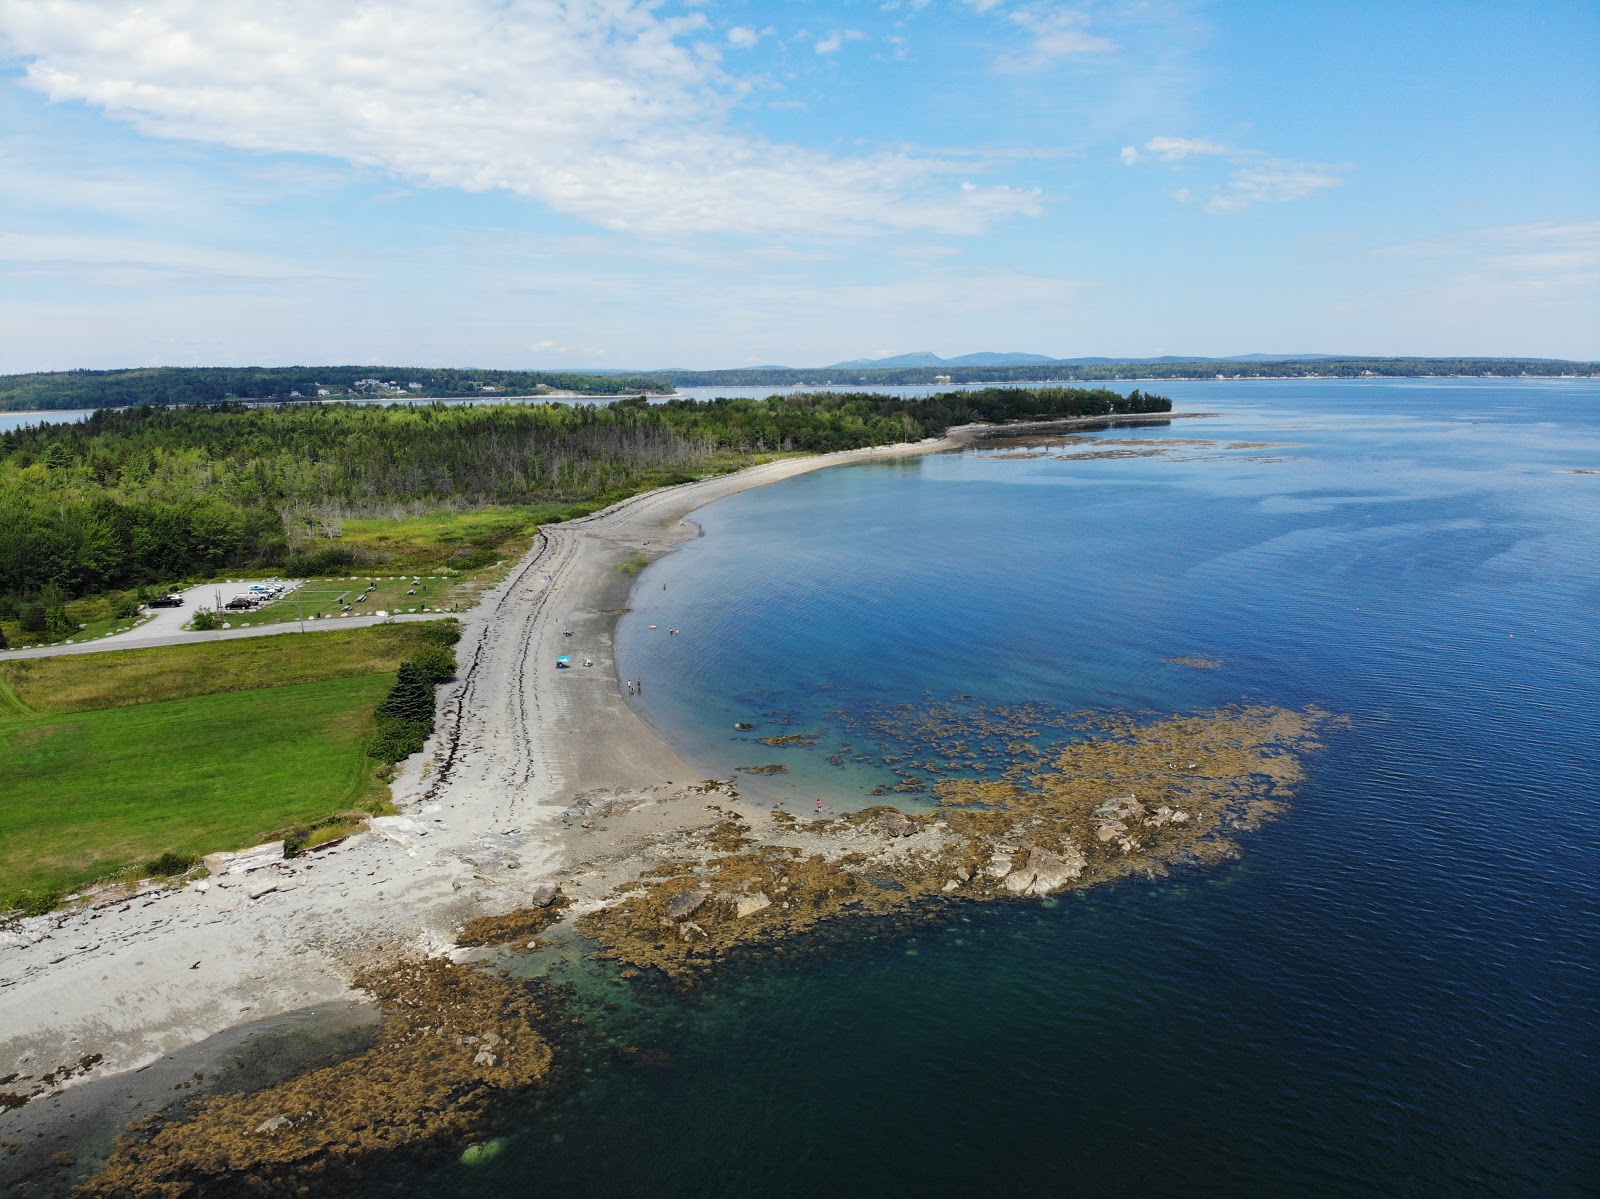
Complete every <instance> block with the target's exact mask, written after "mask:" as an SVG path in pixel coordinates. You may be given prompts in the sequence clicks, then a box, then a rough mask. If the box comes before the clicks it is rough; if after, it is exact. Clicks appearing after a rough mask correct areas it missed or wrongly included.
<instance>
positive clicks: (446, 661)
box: [411, 645, 456, 684]
mask: <svg viewBox="0 0 1600 1199" xmlns="http://www.w3.org/2000/svg"><path fill="white" fill-rule="evenodd" d="M411 665H413V666H415V667H416V668H417V671H418V673H420V674H421V675H422V677H423V678H424V679H426V680H427V681H428V682H429V683H433V684H439V683H448V682H449V681H450V680H451V679H453V678H455V677H456V651H455V650H453V649H451V648H450V647H449V646H448V645H419V646H417V648H416V649H415V650H414V651H412V654H411Z"/></svg>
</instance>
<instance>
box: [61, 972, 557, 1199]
mask: <svg viewBox="0 0 1600 1199" xmlns="http://www.w3.org/2000/svg"><path fill="white" fill-rule="evenodd" d="M358 982H359V984H360V985H361V986H362V987H364V988H365V989H366V990H368V991H369V992H371V994H372V995H373V997H374V998H375V999H376V1001H377V1003H378V1006H379V1008H380V1009H381V1011H382V1013H383V1021H382V1024H381V1025H380V1027H379V1030H378V1037H377V1042H376V1044H374V1045H373V1046H372V1047H371V1048H370V1049H368V1050H366V1051H365V1052H363V1053H360V1054H357V1055H355V1056H354V1057H351V1058H347V1059H345V1060H344V1061H341V1062H338V1063H336V1064H334V1065H330V1066H325V1067H323V1068H321V1069H317V1070H312V1071H310V1072H309V1073H306V1074H302V1075H299V1076H297V1077H295V1078H292V1079H290V1080H288V1081H287V1082H283V1083H279V1084H278V1085H276V1086H271V1087H267V1088H266V1089H265V1090H261V1091H257V1092H255V1093H253V1094H248V1095H224V1096H218V1097H215V1098H211V1099H208V1100H204V1101H202V1102H201V1103H200V1104H199V1106H198V1107H197V1108H196V1109H195V1110H193V1111H192V1112H190V1113H188V1114H187V1115H186V1116H185V1117H183V1118H179V1119H176V1120H173V1121H170V1122H159V1123H154V1124H151V1125H147V1126H146V1127H144V1128H138V1127H137V1126H136V1128H135V1130H134V1131H133V1132H132V1133H131V1134H130V1135H126V1136H124V1137H122V1138H121V1139H119V1141H118V1142H117V1147H116V1150H115V1151H114V1152H113V1153H112V1155H111V1160H110V1161H109V1162H107V1163H106V1168H105V1170H104V1171H103V1172H102V1173H101V1174H100V1175H99V1176H98V1177H96V1178H95V1179H93V1180H92V1181H91V1182H89V1183H88V1184H86V1185H85V1186H84V1187H83V1188H82V1190H81V1191H80V1193H81V1194H83V1195H86V1196H93V1197H97V1199H113V1197H120V1196H130V1195H131V1196H138V1197H139V1199H178V1197H180V1196H192V1195H198V1194H208V1193H216V1194H234V1193H241V1192H249V1193H258V1194H297V1193H300V1194H304V1193H310V1191H308V1190H307V1189H306V1188H307V1187H308V1186H311V1188H312V1190H315V1189H316V1186H315V1185H313V1180H315V1179H316V1178H317V1177H319V1176H324V1175H326V1174H328V1173H329V1172H336V1171H337V1170H338V1169H340V1168H341V1167H342V1166H349V1165H351V1164H352V1163H354V1162H355V1161H357V1160H358V1159H359V1158H361V1157H363V1156H364V1155H367V1154H371V1153H377V1152H392V1151H396V1150H402V1151H403V1150H406V1149H419V1148H422V1147H423V1146H425V1145H427V1144H429V1143H432V1142H436V1141H438V1140H441V1139H444V1138H448V1137H452V1136H461V1135H463V1134H465V1133H466V1132H468V1131H470V1130H471V1129H472V1128H473V1126H474V1125H475V1124H476V1122H477V1121H478V1120H479V1119H480V1118H481V1116H482V1115H483V1113H484V1112H485V1111H486V1110H487V1109H488V1107H489V1106H490V1104H491V1103H493V1102H494V1100H495V1099H496V1098H497V1097H500V1096H509V1095H512V1094H516V1093H518V1092H519V1091H522V1090H524V1089H525V1088H528V1087H532V1086H536V1085H538V1084H539V1083H541V1082H543V1081H544V1080H545V1078H546V1077H547V1075H548V1073H549V1071H550V1066H551V1062H552V1058H553V1052H552V1050H551V1047H550V1043H549V1041H548V1040H547V1039H546V1037H545V1035H544V1033H543V1032H542V1031H541V1029H542V1028H543V1027H545V1026H547V1025H548V1023H549V1022H550V1021H549V1018H548V1017H547V1015H546V1013H545V1011H544V1010H543V1009H542V1008H541V1006H540V1005H539V1003H538V1002H537V1000H536V998H535V994H534V992H533V991H532V990H530V989H529V988H527V987H526V986H524V985H522V984H519V983H515V982H511V981H509V980H506V979H503V978H498V977H495V976H493V975H489V974H485V973H483V972H481V971H477V970H473V969H470V968H468V967H465V966H458V965H454V964H452V963H450V962H445V961H438V960H429V961H422V962H404V963H400V964H398V965H395V966H390V967H386V968H384V969H382V970H377V971H373V972H371V973H369V974H367V975H364V976H363V977H362V978H360V979H359V980H358Z"/></svg>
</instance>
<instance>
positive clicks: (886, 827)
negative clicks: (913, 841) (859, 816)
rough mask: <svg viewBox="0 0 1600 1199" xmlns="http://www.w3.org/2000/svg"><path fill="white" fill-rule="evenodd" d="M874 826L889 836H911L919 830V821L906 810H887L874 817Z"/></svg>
mask: <svg viewBox="0 0 1600 1199" xmlns="http://www.w3.org/2000/svg"><path fill="white" fill-rule="evenodd" d="M872 824H873V827H874V828H876V829H877V830H878V831H879V832H880V833H883V834H884V835H885V836H889V837H909V836H911V835H912V834H913V833H915V832H916V831H917V822H916V821H915V820H912V819H911V818H910V817H909V816H907V815H906V814H905V813H904V812H896V811H893V810H887V811H883V812H879V813H878V814H877V815H876V816H874V817H873V818H872Z"/></svg>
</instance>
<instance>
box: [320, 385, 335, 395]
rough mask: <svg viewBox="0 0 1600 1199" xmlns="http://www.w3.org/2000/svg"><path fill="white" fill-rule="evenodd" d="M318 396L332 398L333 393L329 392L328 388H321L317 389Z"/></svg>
mask: <svg viewBox="0 0 1600 1199" xmlns="http://www.w3.org/2000/svg"><path fill="white" fill-rule="evenodd" d="M317 394H318V395H319V396H331V395H332V394H333V392H331V391H329V390H328V389H327V388H326V387H319V388H317Z"/></svg>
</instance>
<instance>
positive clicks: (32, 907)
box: [0, 890, 61, 916]
mask: <svg viewBox="0 0 1600 1199" xmlns="http://www.w3.org/2000/svg"><path fill="white" fill-rule="evenodd" d="M60 906H61V892H60V891H54V890H38V891H18V892H17V893H16V894H14V895H10V896H7V897H6V899H5V900H4V901H3V902H0V910H5V911H11V912H15V913H16V914H18V915H19V916H43V915H45V914H46V913H47V912H53V911H55V910H56V908H58V907H60Z"/></svg>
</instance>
